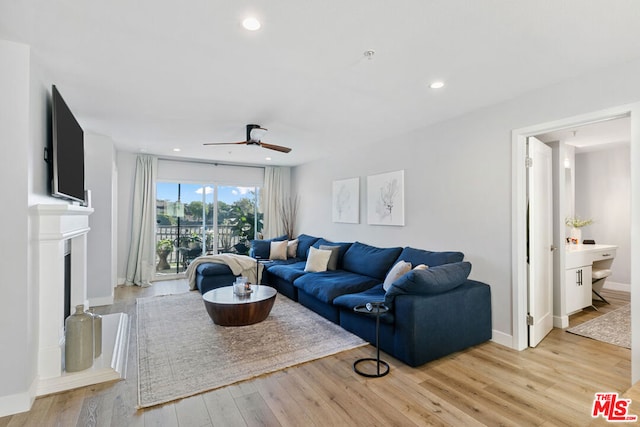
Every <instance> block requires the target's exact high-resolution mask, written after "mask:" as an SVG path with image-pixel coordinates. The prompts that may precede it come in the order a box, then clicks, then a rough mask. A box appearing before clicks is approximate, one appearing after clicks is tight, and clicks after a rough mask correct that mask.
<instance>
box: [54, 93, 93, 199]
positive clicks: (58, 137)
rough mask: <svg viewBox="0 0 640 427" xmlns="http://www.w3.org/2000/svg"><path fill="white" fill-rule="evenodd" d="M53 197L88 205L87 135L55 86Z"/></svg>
mask: <svg viewBox="0 0 640 427" xmlns="http://www.w3.org/2000/svg"><path fill="white" fill-rule="evenodd" d="M51 92H52V109H51V110H52V113H51V122H52V131H53V132H52V138H51V141H52V147H51V148H52V152H51V157H52V158H51V159H50V160H51V172H52V176H51V194H52V195H53V196H55V197H62V198H64V199H69V200H75V201H79V202H84V198H85V195H84V131H83V130H82V128H81V127H80V125H79V124H78V121H77V120H76V118H75V117H74V116H73V114H72V113H71V110H70V109H69V107H68V106H67V103H66V102H64V99H63V98H62V96H61V95H60V92H58V89H56V87H55V85H54V86H52V90H51Z"/></svg>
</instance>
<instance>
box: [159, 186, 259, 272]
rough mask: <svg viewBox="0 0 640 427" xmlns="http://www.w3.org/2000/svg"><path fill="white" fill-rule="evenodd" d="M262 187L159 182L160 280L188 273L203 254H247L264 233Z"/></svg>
mask: <svg viewBox="0 0 640 427" xmlns="http://www.w3.org/2000/svg"><path fill="white" fill-rule="evenodd" d="M259 190H260V189H259V187H242V186H229V185H227V186H222V185H215V184H185V183H175V182H158V183H157V188H156V193H157V200H156V210H157V229H156V230H157V231H156V253H157V264H156V276H157V277H162V276H164V277H167V278H168V277H172V276H175V275H179V274H180V273H183V272H184V271H185V269H186V268H187V266H188V265H189V263H190V262H191V261H192V260H193V259H194V258H196V257H198V256H201V255H207V254H209V255H211V254H217V253H224V252H229V253H237V254H247V253H248V251H249V241H250V240H252V239H254V238H255V235H256V233H259V232H260V231H261V230H262V214H261V213H260V212H259V210H258V206H259V203H258V196H259Z"/></svg>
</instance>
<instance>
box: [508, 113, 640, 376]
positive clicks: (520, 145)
mask: <svg viewBox="0 0 640 427" xmlns="http://www.w3.org/2000/svg"><path fill="white" fill-rule="evenodd" d="M623 116H630V118H631V119H630V121H631V144H630V160H631V290H632V292H631V313H632V316H631V324H632V328H631V380H632V384H634V383H636V382H637V381H640V316H638V315H637V314H636V315H634V314H633V313H640V289H638V290H636V289H635V287H637V286H639V285H638V284H639V283H640V268H638V267H636V266H640V103H634V104H628V105H622V106H618V107H613V108H609V109H606V110H601V111H596V112H592V113H587V114H583V115H579V116H574V117H569V118H564V119H560V120H555V121H552V122H547V123H542V124H538V125H534V126H529V127H526V128H520V129H515V130H513V131H512V132H511V141H512V150H511V153H512V155H511V158H512V169H511V170H512V187H513V192H512V194H513V197H512V202H511V246H512V256H511V275H512V278H513V280H512V319H511V321H512V338H513V342H512V347H513V348H515V349H517V350H524V349H525V348H527V321H526V316H527V258H526V255H527V247H526V245H527V239H526V206H527V205H526V203H527V202H526V197H527V194H526V182H527V181H526V173H527V171H526V156H527V153H526V141H527V137H529V136H535V135H540V134H543V133H547V132H551V131H555V130H559V129H566V128H571V127H576V126H582V125H586V124H590V123H595V122H599V121H604V120H611V119H614V118H618V117H623Z"/></svg>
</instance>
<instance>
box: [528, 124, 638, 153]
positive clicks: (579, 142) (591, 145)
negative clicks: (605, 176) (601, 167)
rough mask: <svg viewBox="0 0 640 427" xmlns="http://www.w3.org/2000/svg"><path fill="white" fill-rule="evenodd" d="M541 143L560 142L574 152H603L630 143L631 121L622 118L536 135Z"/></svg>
mask: <svg viewBox="0 0 640 427" xmlns="http://www.w3.org/2000/svg"><path fill="white" fill-rule="evenodd" d="M537 138H538V139H540V140H541V141H542V142H552V141H562V142H565V143H566V144H568V145H573V146H574V147H576V152H577V153H581V152H586V151H595V150H603V149H607V148H609V147H613V146H619V145H629V144H630V143H631V119H630V118H629V117H622V118H618V119H615V120H606V121H601V122H597V123H591V124H588V125H583V126H576V127H571V128H568V129H562V130H557V131H554V132H549V133H545V134H543V135H538V136H537Z"/></svg>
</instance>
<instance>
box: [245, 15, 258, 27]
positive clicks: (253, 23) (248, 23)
mask: <svg viewBox="0 0 640 427" xmlns="http://www.w3.org/2000/svg"><path fill="white" fill-rule="evenodd" d="M242 26H243V27H244V28H245V29H247V30H249V31H256V30H259V29H260V21H258V20H257V19H256V18H254V17H253V16H250V17H248V18H245V20H244V21H242Z"/></svg>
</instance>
